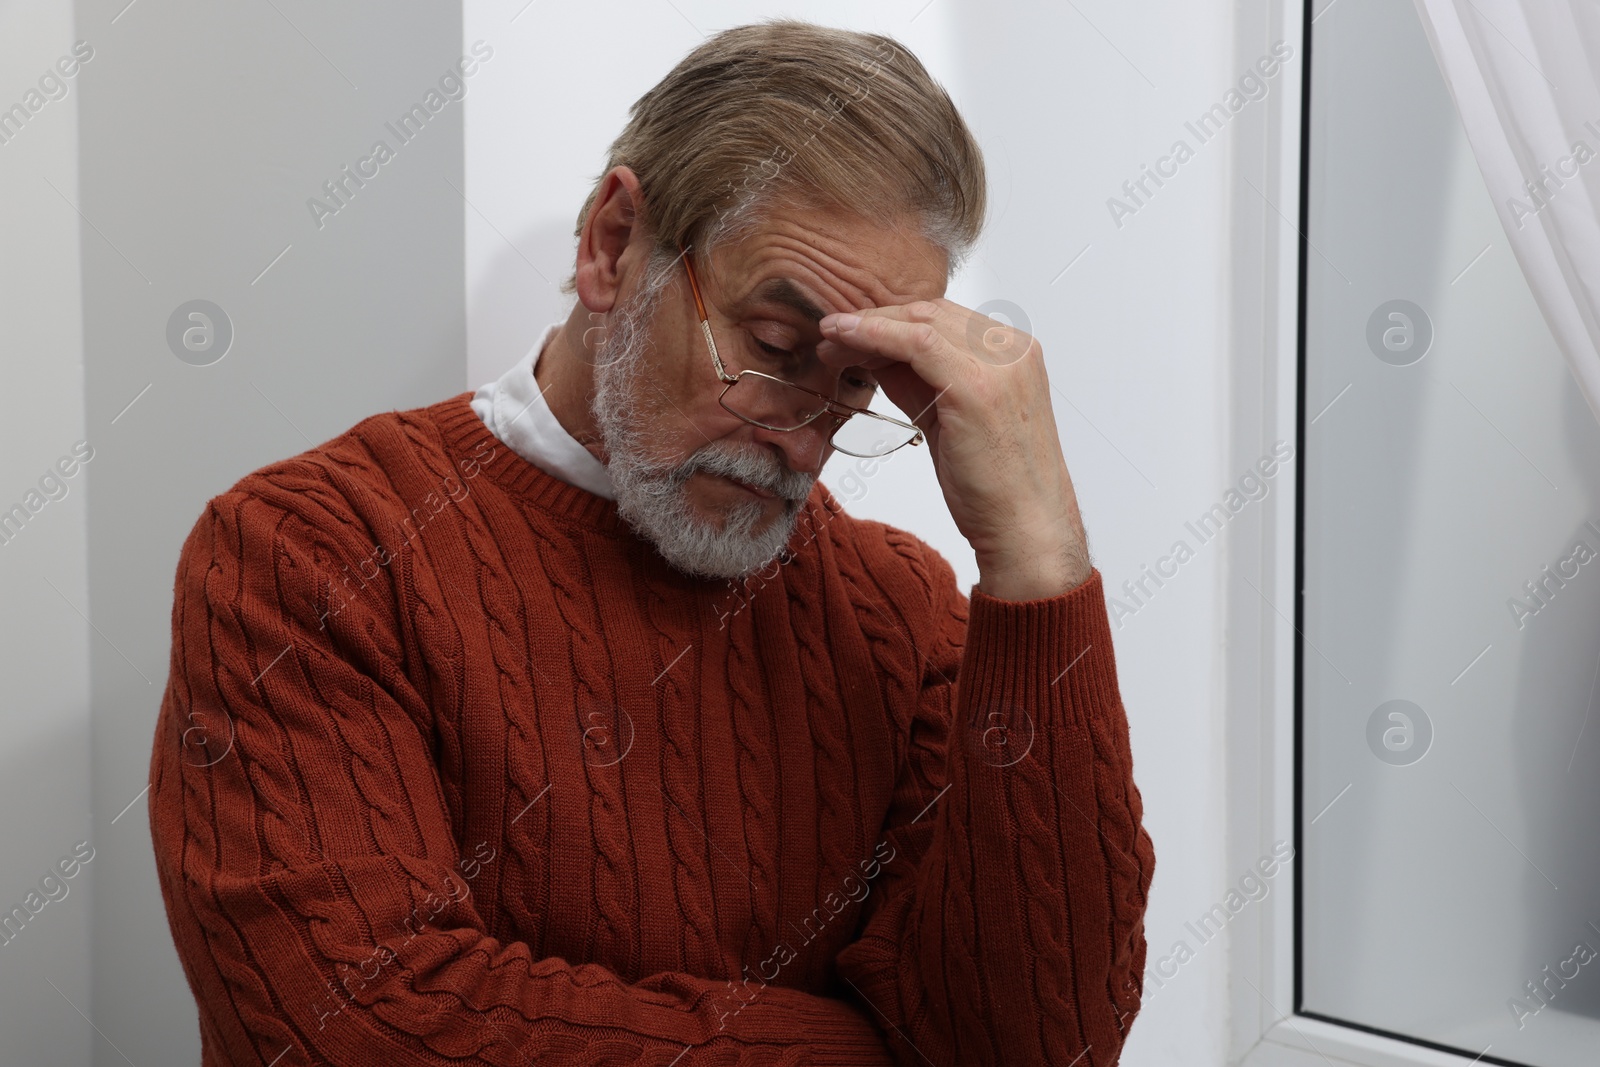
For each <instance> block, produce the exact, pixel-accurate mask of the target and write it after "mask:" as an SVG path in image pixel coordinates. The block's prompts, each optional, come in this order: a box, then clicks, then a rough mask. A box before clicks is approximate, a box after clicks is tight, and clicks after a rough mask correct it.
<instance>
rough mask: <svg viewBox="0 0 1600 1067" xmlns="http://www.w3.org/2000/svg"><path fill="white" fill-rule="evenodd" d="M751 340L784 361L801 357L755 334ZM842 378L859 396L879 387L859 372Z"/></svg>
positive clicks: (793, 360) (770, 354) (791, 360)
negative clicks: (768, 342)
mask: <svg viewBox="0 0 1600 1067" xmlns="http://www.w3.org/2000/svg"><path fill="white" fill-rule="evenodd" d="M751 340H753V341H755V343H756V347H757V348H759V349H761V351H763V352H765V353H766V354H767V355H769V356H771V357H772V358H774V359H776V360H779V361H780V362H782V363H785V364H792V363H795V362H797V361H798V359H799V357H798V355H797V354H796V353H794V352H792V351H790V350H789V349H787V348H779V347H778V346H777V345H769V344H767V343H766V342H765V341H763V340H761V339H760V338H758V337H754V336H752V337H751ZM840 380H841V381H842V382H844V384H845V386H846V387H847V388H849V389H851V390H853V391H854V392H855V393H856V394H857V396H858V398H859V397H860V396H864V395H870V394H871V393H873V392H875V391H876V390H877V388H878V383H876V382H874V381H872V380H871V379H870V378H863V377H861V376H860V375H859V374H851V375H848V376H846V377H844V378H842V379H840Z"/></svg>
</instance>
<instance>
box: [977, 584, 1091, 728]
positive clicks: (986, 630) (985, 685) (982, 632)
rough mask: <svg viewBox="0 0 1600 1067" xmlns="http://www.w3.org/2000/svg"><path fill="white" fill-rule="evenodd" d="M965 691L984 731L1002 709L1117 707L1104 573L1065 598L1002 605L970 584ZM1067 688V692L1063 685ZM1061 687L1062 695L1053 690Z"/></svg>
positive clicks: (1072, 591)
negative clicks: (1055, 697)
mask: <svg viewBox="0 0 1600 1067" xmlns="http://www.w3.org/2000/svg"><path fill="white" fill-rule="evenodd" d="M968 599H969V605H970V607H969V612H968V618H967V639H966V654H965V655H964V656H963V658H962V669H961V684H960V690H961V692H962V693H963V694H964V699H963V703H964V704H965V706H966V707H967V709H968V711H969V713H970V715H971V719H970V721H969V724H970V725H972V726H981V725H982V723H983V722H984V720H985V718H986V717H987V716H988V715H989V714H990V713H991V712H994V711H996V710H1005V709H1007V708H1016V707H1021V708H1027V709H1038V708H1042V707H1046V706H1048V705H1050V704H1053V703H1057V701H1052V700H1050V697H1051V696H1052V695H1059V696H1061V697H1065V698H1066V699H1065V703H1066V704H1067V706H1068V707H1070V708H1073V709H1083V710H1088V709H1094V708H1103V707H1114V706H1116V705H1117V704H1118V702H1119V701H1120V695H1119V694H1118V691H1117V676H1116V661H1115V656H1114V654H1113V651H1114V650H1113V646H1112V643H1111V620H1110V618H1109V616H1108V615H1107V613H1106V601H1105V593H1104V589H1103V585H1102V580H1101V576H1100V571H1099V569H1098V568H1095V569H1093V570H1091V571H1090V572H1089V577H1088V578H1086V579H1084V581H1083V582H1082V583H1080V584H1079V585H1077V586H1075V587H1073V588H1072V589H1069V590H1067V591H1066V592H1065V593H1062V594H1060V595H1059V596H1053V597H1046V598H1044V599H1040V600H1001V599H999V598H998V597H992V596H990V595H988V594H987V593H984V592H983V591H981V590H980V589H978V587H977V586H973V587H972V591H971V594H970V596H969V598H968ZM1063 687H1064V688H1063ZM1057 689H1060V690H1061V692H1060V693H1059V694H1053V692H1052V691H1053V690H1057Z"/></svg>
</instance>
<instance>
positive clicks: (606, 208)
mask: <svg viewBox="0 0 1600 1067" xmlns="http://www.w3.org/2000/svg"><path fill="white" fill-rule="evenodd" d="M643 204H644V191H643V189H642V188H641V187H640V185H639V178H638V176H637V175H636V174H634V173H633V170H632V169H631V168H629V167H625V166H620V165H619V166H616V167H612V168H611V170H610V171H608V172H607V173H606V176H605V177H604V178H602V179H601V181H600V190H599V192H597V193H596V194H595V199H594V203H593V204H592V205H591V206H590V208H589V217H588V219H587V220H585V222H584V225H583V233H582V234H581V235H579V237H578V262H577V286H578V300H579V302H580V303H582V304H583V306H584V307H585V308H587V309H588V310H590V311H598V312H602V313H604V312H607V311H610V310H611V309H612V307H613V306H615V304H616V303H617V298H618V295H619V294H620V293H621V291H622V275H623V273H624V271H625V270H626V269H629V268H634V267H642V266H643V264H644V262H645V261H646V260H648V259H649V244H650V241H649V239H648V237H647V235H646V234H645V232H644V227H643V225H642V223H641V222H640V218H641V215H642V211H641V208H642V206H643ZM634 260H638V263H637V264H635V263H634V262H633V261H634Z"/></svg>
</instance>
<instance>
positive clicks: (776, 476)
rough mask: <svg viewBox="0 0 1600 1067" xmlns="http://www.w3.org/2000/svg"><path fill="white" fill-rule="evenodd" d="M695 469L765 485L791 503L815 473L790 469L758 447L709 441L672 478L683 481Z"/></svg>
mask: <svg viewBox="0 0 1600 1067" xmlns="http://www.w3.org/2000/svg"><path fill="white" fill-rule="evenodd" d="M697 471H704V472H705V473H707V474H721V475H725V476H727V477H729V478H736V479H738V480H739V481H741V482H748V483H750V484H751V485H754V486H757V487H758V488H761V489H765V490H766V491H767V492H769V493H772V494H773V495H775V496H779V497H782V498H783V499H784V500H787V501H790V502H791V503H798V502H800V501H803V500H805V498H806V497H807V496H809V495H810V494H811V486H812V484H813V483H814V482H815V481H816V478H817V476H816V475H815V474H807V473H806V472H804V471H796V470H790V469H789V468H788V467H786V466H784V465H783V464H782V463H781V462H780V461H779V460H778V458H777V457H776V456H774V455H773V454H772V453H771V452H768V451H767V450H765V449H761V448H752V449H739V448H724V447H723V446H721V445H716V444H710V445H706V446H705V447H704V448H701V449H700V450H699V451H697V452H695V453H694V454H693V455H692V456H690V457H689V458H688V459H687V460H686V461H684V463H683V464H682V465H681V466H680V467H679V468H678V469H677V471H676V472H674V479H673V480H674V481H677V482H683V481H687V480H688V479H689V477H690V476H691V475H693V474H694V473H696V472H697Z"/></svg>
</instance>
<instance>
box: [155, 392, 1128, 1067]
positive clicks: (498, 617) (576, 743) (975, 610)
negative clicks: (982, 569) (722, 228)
mask: <svg viewBox="0 0 1600 1067" xmlns="http://www.w3.org/2000/svg"><path fill="white" fill-rule="evenodd" d="M469 396H470V394H466V393H463V394H461V395H459V396H456V397H452V398H451V399H449V400H446V401H443V402H440V403H438V404H434V405H432V406H430V407H425V408H420V409H416V410H412V411H403V412H392V413H388V414H384V415H378V416H375V417H373V418H370V419H366V420H365V421H363V422H361V423H359V424H358V425H356V426H354V427H353V428H351V429H350V430H349V431H348V432H346V433H345V434H343V435H341V436H339V437H336V438H334V439H333V440H331V441H328V442H326V443H325V444H323V445H320V446H319V447H317V448H314V449H311V450H310V451H308V452H305V453H303V454H301V455H299V456H295V457H293V458H291V459H287V460H284V461H282V462H279V463H274V464H271V465H270V466H267V467H265V468H263V469H261V470H259V471H256V472H255V473H253V474H250V475H248V476H247V477H245V478H244V479H243V480H241V481H240V482H239V483H238V484H237V485H235V486H234V487H233V488H232V489H230V490H229V491H228V492H226V493H223V494H221V495H220V496H218V497H216V498H214V499H213V500H211V501H210V503H209V505H208V506H207V508H206V510H205V513H204V514H203V515H202V516H201V517H200V519H199V521H198V522H197V523H196V524H195V527H194V530H193V532H192V533H190V535H189V537H188V539H187V540H186V541H185V543H184V546H183V552H182V556H181V559H180V561H179V564H178V571H177V580H176V588H175V597H174V604H173V611H172V658H171V669H170V674H169V676H168V681H167V688H166V692H165V696H164V699H163V701H162V704H161V712H160V718H159V721H158V723H157V727H156V734H155V745H154V751H153V754H152V757H151V767H150V826H151V833H152V836H153V838H154V842H155V853H156V867H157V871H158V873H159V876H160V880H161V889H162V893H163V896H164V898H165V901H166V908H167V915H168V919H169V922H170V925H171V928H172V934H173V939H174V941H175V942H176V945H177V950H178V955H179V957H180V959H181V960H182V962H183V967H184V971H185V973H186V975H187V977H188V981H189V984H190V987H191V988H192V990H193V992H194V995H195V999H196V1000H197V1002H198V1004H199V1008H200V1036H201V1044H202V1047H203V1049H204V1063H205V1064H206V1065H207V1067H212V1065H222V1064H275V1065H276V1067H299V1065H303V1064H308V1063H309V1064H324V1063H326V1064H336V1065H338V1067H364V1065H384V1067H401V1065H419V1067H420V1065H424V1064H427V1065H443V1064H535V1063H537V1064H543V1065H568V1064H573V1065H576V1064H652V1065H656V1067H668V1065H672V1067H703V1065H709V1064H785V1065H788V1064H819V1065H821V1064H840V1065H848V1064H873V1065H887V1064H901V1065H907V1067H909V1065H913V1064H916V1065H926V1064H934V1065H944V1064H962V1065H969V1064H1005V1065H1008V1067H1019V1065H1024V1064H1041V1065H1042V1064H1053V1065H1056V1067H1066V1065H1067V1064H1074V1065H1077V1067H1091V1065H1093V1067H1106V1065H1109V1064H1113V1063H1115V1062H1116V1060H1117V1057H1118V1055H1119V1053H1120V1051H1121V1048H1122V1043H1123V1041H1124V1039H1125V1037H1126V1035H1127V1032H1128V1027H1129V1025H1130V1024H1131V1022H1132V1020H1133V1017H1134V1015H1135V1013H1136V1012H1137V1010H1138V1004H1139V997H1140V993H1141V986H1142V975H1143V970H1144V955H1145V940H1144V932H1143V915H1144V908H1145V893H1146V889H1147V887H1148V885H1149V882H1150V876H1151V872H1152V870H1153V868H1154V856H1153V852H1152V849H1151V844H1150V839H1149V837H1148V836H1147V835H1146V834H1145V832H1144V830H1143V829H1142V827H1141V825H1140V818H1141V806H1140V798H1139V792H1138V789H1137V788H1136V787H1135V786H1134V782H1133V777H1132V760H1131V756H1130V754H1129V750H1128V728H1127V721H1126V719H1125V717H1124V712H1123V708H1122V705H1121V700H1120V696H1119V693H1118V688H1117V680H1116V670H1115V663H1114V659H1113V653H1112V644H1111V633H1110V626H1109V621H1108V619H1107V617H1106V609H1105V603H1104V600H1103V594H1102V591H1101V578H1100V574H1099V572H1098V571H1095V572H1094V573H1093V574H1092V575H1091V577H1090V578H1089V579H1088V581H1086V582H1085V583H1083V584H1082V585H1081V586H1079V587H1078V588H1076V589H1073V590H1071V591H1069V592H1067V593H1064V594H1062V595H1061V596H1057V597H1053V598H1049V599H1042V600H1034V601H1024V602H1011V601H1004V600H998V599H995V598H993V597H990V596H987V595H985V594H984V593H982V592H980V591H978V590H976V589H974V590H973V593H972V597H971V600H970V602H969V600H968V598H967V597H966V596H963V595H962V594H961V592H960V590H959V589H958V588H957V586H956V583H955V576H954V573H953V572H952V570H951V568H950V566H949V564H948V563H947V562H946V561H945V560H944V559H943V557H941V556H940V555H939V554H938V553H937V552H935V551H934V550H933V549H931V548H929V547H928V546H927V545H926V544H924V543H923V542H922V541H920V540H918V539H917V538H916V537H914V536H912V535H911V534H908V533H905V532H903V531H900V530H896V529H894V528H893V527H890V526H886V525H884V524H882V523H878V522H869V521H865V520H862V519H857V518H853V517H851V516H849V515H848V514H846V513H845V512H843V511H842V510H841V508H840V506H839V504H838V502H837V501H836V500H835V499H834V498H833V497H832V496H831V495H830V494H829V493H828V491H827V490H826V489H825V488H824V487H823V486H821V485H820V483H819V484H818V485H817V487H816V488H815V489H814V490H813V493H812V495H811V498H810V499H809V501H808V502H807V504H806V508H805V512H804V517H803V519H802V521H801V522H800V523H799V525H798V526H797V527H796V530H795V535H794V539H793V540H792V541H791V542H790V549H791V550H792V558H789V559H788V560H787V562H785V563H783V564H782V565H776V564H775V565H773V566H772V567H769V568H768V570H767V571H765V572H764V573H763V574H761V575H758V576H755V577H753V578H751V579H749V580H748V581H746V582H745V583H743V584H742V585H741V586H739V587H737V588H736V587H735V586H733V585H732V584H731V583H728V582H723V581H706V580H701V579H695V578H690V577H687V576H685V575H683V574H682V573H680V572H678V571H675V570H673V569H672V568H671V567H670V566H669V565H668V564H667V563H666V562H665V561H664V560H663V559H662V558H661V557H660V555H659V554H657V553H656V551H655V550H654V548H652V547H651V546H650V544H649V543H648V542H646V541H643V540H642V539H640V538H639V537H638V536H637V535H635V534H634V533H633V532H632V531H631V530H630V529H629V528H628V527H627V525H626V524H625V523H624V522H623V521H622V520H620V519H619V517H618V515H617V510H616V505H615V504H614V503H613V502H611V501H608V500H605V499H604V498H601V497H598V496H595V495H593V494H591V493H589V492H587V491H585V490H583V489H580V488H577V487H575V486H571V485H567V484H565V483H563V482H560V481H558V480H556V479H555V478H554V477H553V476H551V475H549V474H547V473H546V472H544V471H543V470H541V469H539V468H538V467H536V466H534V465H533V464H531V463H528V462H527V461H526V460H523V459H521V458H520V457H518V456H517V455H515V454H514V453H512V452H511V451H510V450H509V449H507V448H506V446H505V445H503V444H501V443H500V442H499V441H498V440H496V439H495V438H494V436H493V435H492V434H491V433H490V431H489V429H488V428H487V427H486V426H484V424H483V423H482V422H481V421H480V420H479V419H478V417H477V416H476V415H475V414H474V413H473V412H472V410H471V408H470V407H469V406H468V400H469Z"/></svg>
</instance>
